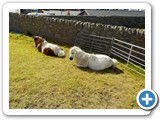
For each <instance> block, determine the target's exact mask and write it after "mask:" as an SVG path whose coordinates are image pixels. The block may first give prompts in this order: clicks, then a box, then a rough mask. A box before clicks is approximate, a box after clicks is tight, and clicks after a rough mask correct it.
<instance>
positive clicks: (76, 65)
mask: <svg viewBox="0 0 160 120" xmlns="http://www.w3.org/2000/svg"><path fill="white" fill-rule="evenodd" d="M76 66H77V67H86V66H84V65H79V64H76Z"/></svg>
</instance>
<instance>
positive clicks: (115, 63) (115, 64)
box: [112, 59, 118, 68]
mask: <svg viewBox="0 0 160 120" xmlns="http://www.w3.org/2000/svg"><path fill="white" fill-rule="evenodd" d="M112 62H113V64H112V68H116V67H117V63H118V61H117V60H116V59H112Z"/></svg>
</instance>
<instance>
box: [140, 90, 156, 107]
mask: <svg viewBox="0 0 160 120" xmlns="http://www.w3.org/2000/svg"><path fill="white" fill-rule="evenodd" d="M153 97H154V96H153ZM142 101H145V102H146V103H145V104H146V105H149V101H153V98H150V97H149V94H148V93H146V96H145V98H142Z"/></svg>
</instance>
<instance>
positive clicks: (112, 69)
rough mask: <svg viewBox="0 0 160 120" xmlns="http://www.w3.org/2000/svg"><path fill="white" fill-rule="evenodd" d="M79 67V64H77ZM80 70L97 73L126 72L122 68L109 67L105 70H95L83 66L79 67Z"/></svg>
mask: <svg viewBox="0 0 160 120" xmlns="http://www.w3.org/2000/svg"><path fill="white" fill-rule="evenodd" d="M75 67H77V66H75ZM78 68H79V69H80V70H82V71H86V72H89V73H97V74H106V73H111V74H122V73H124V72H123V71H122V70H120V69H119V68H108V69H105V70H101V71H94V70H91V69H89V68H82V67H78Z"/></svg>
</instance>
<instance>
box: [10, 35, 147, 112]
mask: <svg viewBox="0 0 160 120" xmlns="http://www.w3.org/2000/svg"><path fill="white" fill-rule="evenodd" d="M9 35H10V40H9V77H10V80H9V106H10V109H65V108H66V109H67V108H68V109H70V108H72V109H76V108H79V109H102V108H103V109H136V108H139V107H138V105H137V103H136V95H137V93H138V92H139V91H140V90H141V89H143V88H144V85H145V80H144V77H143V76H140V75H138V74H136V73H134V72H132V71H130V70H128V69H126V68H125V67H124V66H123V63H120V64H119V65H118V67H117V68H116V69H113V68H109V69H106V70H104V71H99V72H96V71H92V70H89V69H87V68H77V67H76V66H75V64H74V62H73V61H69V58H68V55H69V48H68V47H66V46H62V48H63V49H64V50H65V51H66V53H67V56H66V57H65V58H57V57H50V56H46V55H44V54H42V53H40V52H38V51H37V49H36V48H35V47H34V42H33V38H32V37H29V36H25V35H22V34H14V33H10V34H9Z"/></svg>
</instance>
